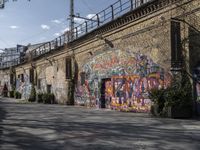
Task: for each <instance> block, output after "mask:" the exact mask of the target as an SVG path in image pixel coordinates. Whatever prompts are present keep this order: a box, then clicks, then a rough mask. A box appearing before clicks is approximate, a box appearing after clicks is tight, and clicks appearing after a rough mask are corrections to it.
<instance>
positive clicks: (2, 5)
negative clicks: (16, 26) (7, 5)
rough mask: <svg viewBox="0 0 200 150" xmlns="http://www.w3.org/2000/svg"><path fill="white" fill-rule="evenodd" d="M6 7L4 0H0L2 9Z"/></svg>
mask: <svg viewBox="0 0 200 150" xmlns="http://www.w3.org/2000/svg"><path fill="white" fill-rule="evenodd" d="M2 8H4V0H0V9H2Z"/></svg>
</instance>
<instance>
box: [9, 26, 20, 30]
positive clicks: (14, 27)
mask: <svg viewBox="0 0 200 150" xmlns="http://www.w3.org/2000/svg"><path fill="white" fill-rule="evenodd" d="M10 28H11V29H18V28H19V27H18V26H14V25H12V26H10Z"/></svg>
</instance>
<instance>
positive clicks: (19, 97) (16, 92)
mask: <svg viewBox="0 0 200 150" xmlns="http://www.w3.org/2000/svg"><path fill="white" fill-rule="evenodd" d="M14 93H15V94H14V96H15V98H16V99H21V98H22V94H21V93H20V92H18V91H15V92H14Z"/></svg>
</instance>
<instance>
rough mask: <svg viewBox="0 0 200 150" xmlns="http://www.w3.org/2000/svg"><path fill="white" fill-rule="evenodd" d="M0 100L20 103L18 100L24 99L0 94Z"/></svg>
mask: <svg viewBox="0 0 200 150" xmlns="http://www.w3.org/2000/svg"><path fill="white" fill-rule="evenodd" d="M0 101H2V102H8V103H20V102H22V101H25V100H24V99H15V98H10V97H3V96H0Z"/></svg>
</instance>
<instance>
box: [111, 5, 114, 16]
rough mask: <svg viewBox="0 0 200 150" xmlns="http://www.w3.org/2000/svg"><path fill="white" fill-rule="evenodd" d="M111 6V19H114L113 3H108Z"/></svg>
mask: <svg viewBox="0 0 200 150" xmlns="http://www.w3.org/2000/svg"><path fill="white" fill-rule="evenodd" d="M110 7H111V13H112V20H113V19H114V9H113V5H110Z"/></svg>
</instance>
